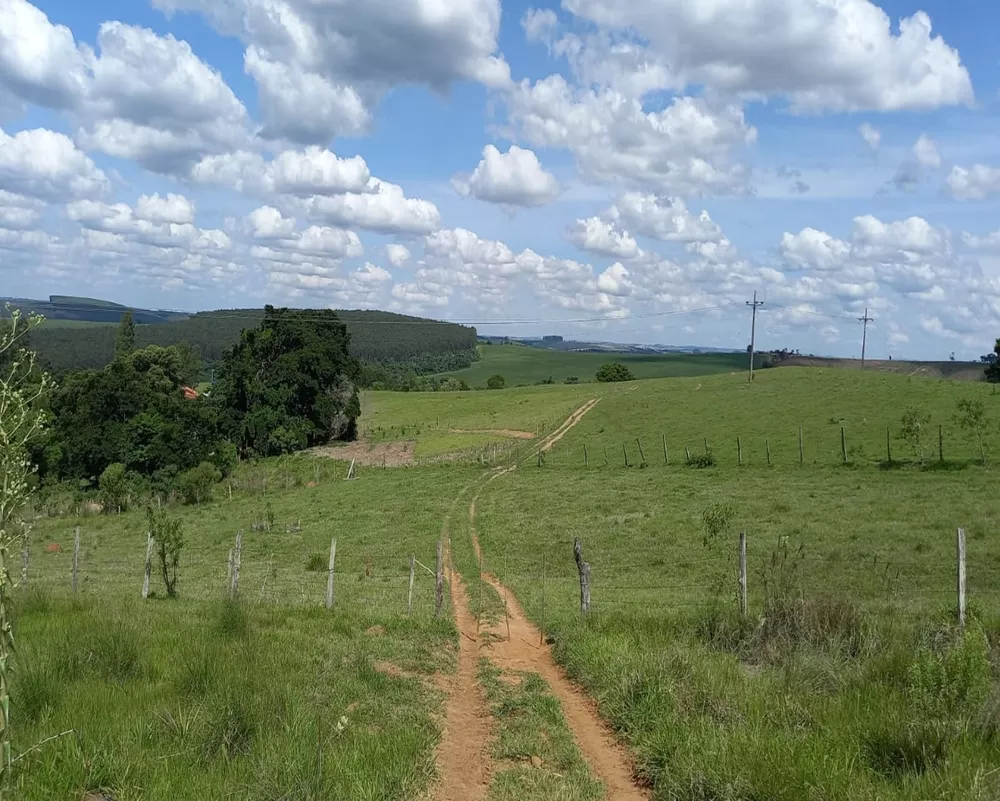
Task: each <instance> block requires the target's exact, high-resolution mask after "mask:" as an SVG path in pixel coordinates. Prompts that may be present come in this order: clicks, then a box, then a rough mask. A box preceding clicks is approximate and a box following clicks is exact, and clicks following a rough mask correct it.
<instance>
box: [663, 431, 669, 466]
mask: <svg viewBox="0 0 1000 801" xmlns="http://www.w3.org/2000/svg"><path fill="white" fill-rule="evenodd" d="M663 463H664V464H670V458H669V457H668V456H667V435H666V434H664V435H663Z"/></svg>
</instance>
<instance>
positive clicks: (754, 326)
mask: <svg viewBox="0 0 1000 801" xmlns="http://www.w3.org/2000/svg"><path fill="white" fill-rule="evenodd" d="M763 305H764V301H758V300H757V293H756V292H754V293H753V303H751V302H750V301H749V300H748V301H747V306H752V307H753V318H752V320H753V321H752V322H751V323H750V381H751V383H752V382H753V354H754V347H755V346H756V344H757V307H758V306H763Z"/></svg>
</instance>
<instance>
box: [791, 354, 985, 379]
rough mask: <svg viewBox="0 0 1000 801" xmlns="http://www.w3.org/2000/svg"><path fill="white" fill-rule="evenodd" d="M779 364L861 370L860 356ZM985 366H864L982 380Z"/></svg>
mask: <svg viewBox="0 0 1000 801" xmlns="http://www.w3.org/2000/svg"><path fill="white" fill-rule="evenodd" d="M775 366H776V367H837V368H842V369H845V370H860V369H861V362H860V360H858V359H833V358H824V357H821V356H793V357H791V358H788V359H784V360H781V361H779V362H777V363H776V364H775ZM985 367H986V365H984V364H981V363H980V362H951V361H949V362H913V361H899V360H896V359H893V360H891V361H890V360H882V359H868V360H867V361H866V362H865V369H866V370H870V371H872V372H881V373H899V374H901V375H914V376H924V377H926V378H950V379H952V380H955V381H982V380H983V370H984V369H985Z"/></svg>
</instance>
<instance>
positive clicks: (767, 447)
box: [764, 439, 771, 467]
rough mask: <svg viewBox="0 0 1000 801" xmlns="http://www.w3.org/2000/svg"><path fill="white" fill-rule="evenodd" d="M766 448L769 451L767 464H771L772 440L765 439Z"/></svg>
mask: <svg viewBox="0 0 1000 801" xmlns="http://www.w3.org/2000/svg"><path fill="white" fill-rule="evenodd" d="M764 450H765V451H767V466H768V467H770V466H771V440H769V439H765V440H764Z"/></svg>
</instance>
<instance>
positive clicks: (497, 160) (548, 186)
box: [452, 145, 560, 207]
mask: <svg viewBox="0 0 1000 801" xmlns="http://www.w3.org/2000/svg"><path fill="white" fill-rule="evenodd" d="M452 185H453V186H454V188H455V190H456V191H457V192H458V193H459V194H460V195H466V196H468V195H471V196H472V197H475V198H477V199H479V200H485V201H487V202H489V203H500V204H504V205H510V206H528V207H530V206H543V205H545V204H546V203H551V202H552V201H553V200H555V199H556V198H557V197H558V196H559V192H560V188H559V182H558V181H557V180H556V177H555V176H554V175H552V173H549V172H546V171H545V170H544V169H543V168H542V165H541V164H540V163H539V161H538V157H537V156H536V155H535V154H534V152H533V151H531V150H525V149H523V148H520V147H518V146H517V145H511V147H510V149H509V150H508V151H507V152H506V153H501V152H500V151H499V150H497V148H496V147H494V146H493V145H487V146H486V147H485V148H483V158H482V161H480V162H479V164H478V166H477V167H476V169H475V171H474V172H473V173H472V175H461V176H456V177H455V178H454V179H453V181H452Z"/></svg>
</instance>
